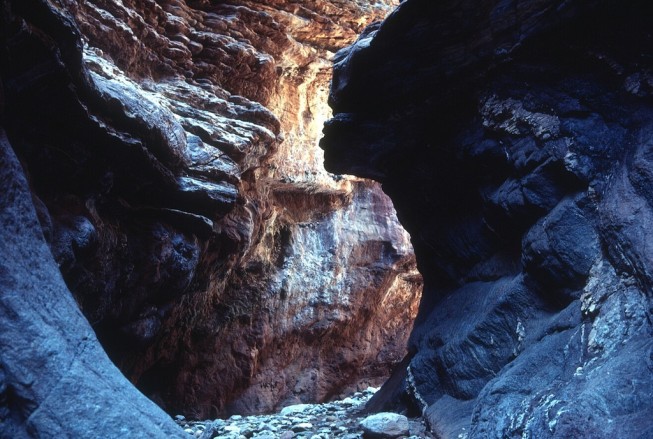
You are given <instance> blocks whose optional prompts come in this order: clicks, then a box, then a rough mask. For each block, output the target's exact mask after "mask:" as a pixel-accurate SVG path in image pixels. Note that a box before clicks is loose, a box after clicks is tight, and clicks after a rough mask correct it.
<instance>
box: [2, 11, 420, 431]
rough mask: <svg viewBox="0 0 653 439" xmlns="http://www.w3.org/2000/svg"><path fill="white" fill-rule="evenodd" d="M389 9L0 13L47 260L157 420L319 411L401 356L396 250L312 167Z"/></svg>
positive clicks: (404, 239)
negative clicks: (354, 66) (159, 412)
mask: <svg viewBox="0 0 653 439" xmlns="http://www.w3.org/2000/svg"><path fill="white" fill-rule="evenodd" d="M393 6H395V5H394V4H393V3H392V2H375V3H369V2H363V1H360V2H342V1H335V0H333V1H324V2H314V3H312V4H310V5H299V4H297V3H294V2H287V1H275V2H258V1H237V0H236V1H232V2H220V3H217V4H216V3H214V2H208V1H190V0H189V1H187V2H184V1H174V0H170V1H164V2H153V1H149V0H134V1H124V2H113V1H103V0H93V1H87V2H75V1H69V0H29V1H22V0H21V1H9V0H6V1H4V2H2V19H3V27H2V32H3V34H2V53H1V57H2V90H3V94H2V97H3V108H4V113H3V121H2V123H3V126H4V127H5V129H6V131H7V134H8V138H9V139H10V141H11V145H12V147H13V149H14V150H15V151H16V154H17V155H18V157H19V159H20V160H21V163H22V165H23V168H24V169H25V172H26V175H27V178H28V181H29V185H30V189H31V192H32V198H33V203H34V206H35V208H36V213H37V215H38V219H39V222H40V224H41V228H42V232H43V235H44V237H45V240H46V241H47V243H48V244H49V246H50V249H51V252H52V255H53V256H54V259H55V261H56V263H57V265H58V267H59V269H60V270H61V273H62V275H63V278H64V280H65V281H66V284H67V286H68V288H69V289H70V291H71V292H72V294H73V296H74V298H75V300H76V302H77V303H78V305H79V307H80V309H81V311H82V312H83V314H84V316H85V317H86V318H87V319H88V321H89V322H90V324H91V326H92V328H93V330H94V331H95V333H96V334H97V337H98V338H99V340H100V342H101V343H102V346H103V347H104V348H105V349H106V351H107V352H108V354H109V356H110V357H111V359H112V360H113V361H114V362H115V364H116V365H117V366H118V367H119V368H120V370H121V371H122V372H123V373H124V374H125V376H126V377H127V378H128V379H129V380H130V381H131V382H132V383H134V384H135V385H136V387H138V388H139V389H140V390H141V391H142V392H143V393H145V394H146V395H147V396H148V397H150V398H151V399H152V400H154V401H155V402H156V403H158V404H159V405H160V406H161V407H163V408H164V409H165V410H167V411H168V412H169V413H175V414H176V413H183V414H185V415H187V416H188V417H200V418H207V417H210V416H218V415H224V414H229V413H235V412H238V413H254V412H263V411H269V410H273V409H275V408H277V407H280V406H282V405H286V404H290V403H295V402H308V401H323V400H326V399H329V398H333V397H336V396H340V395H341V394H343V393H345V392H349V391H352V390H356V389H357V388H359V387H361V386H363V387H365V386H367V385H370V384H373V385H378V384H380V383H381V382H382V381H383V380H384V379H385V377H386V376H387V375H388V373H389V371H390V370H391V369H392V367H393V366H394V365H395V364H396V363H398V362H399V361H400V360H401V358H402V357H403V356H404V354H405V349H406V348H405V345H406V341H407V339H408V335H409V332H410V322H412V319H413V317H414V315H415V314H416V312H417V309H416V306H417V301H418V299H419V294H420V291H421V283H422V281H421V277H420V275H419V274H418V272H417V270H416V266H415V258H414V256H413V252H412V248H411V246H410V243H409V238H408V235H407V234H406V233H405V231H403V229H402V228H401V226H400V225H399V222H398V220H397V218H396V216H395V214H394V210H393V207H392V203H391V202H390V200H389V199H388V198H387V197H386V196H385V195H384V194H383V192H382V191H381V189H380V187H379V185H378V184H376V183H373V182H369V181H365V180H361V179H358V178H352V177H347V176H336V175H332V174H328V173H327V172H325V171H324V170H323V169H322V167H321V163H322V155H321V151H320V150H319V149H318V148H317V139H318V138H319V136H320V131H321V127H322V121H323V120H325V119H326V118H327V117H328V116H329V111H328V109H327V108H325V107H324V102H325V101H326V97H327V94H328V84H327V82H328V79H329V75H330V73H329V71H330V66H331V58H332V56H333V51H334V50H336V49H337V48H339V47H342V46H344V45H345V44H348V43H350V42H351V41H353V39H354V38H355V36H356V35H357V34H358V33H359V32H360V31H361V30H362V29H363V27H364V26H365V25H366V24H368V23H369V22H371V21H373V20H378V19H381V18H383V16H385V14H386V13H387V12H388V11H389V10H390V9H391V8H392V7H393ZM89 422H90V421H89ZM107 428H109V427H107Z"/></svg>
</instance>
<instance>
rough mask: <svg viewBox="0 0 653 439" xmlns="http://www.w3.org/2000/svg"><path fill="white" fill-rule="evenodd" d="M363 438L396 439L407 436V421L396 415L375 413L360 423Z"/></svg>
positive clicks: (403, 417) (402, 416)
mask: <svg viewBox="0 0 653 439" xmlns="http://www.w3.org/2000/svg"><path fill="white" fill-rule="evenodd" d="M360 426H361V428H362V429H363V437H367V438H397V437H401V436H406V435H408V434H409V429H408V419H407V418H406V417H405V416H404V415H399V414H397V413H375V414H373V415H370V416H368V417H367V418H365V419H363V420H362V421H361V423H360Z"/></svg>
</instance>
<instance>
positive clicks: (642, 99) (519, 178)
mask: <svg viewBox="0 0 653 439" xmlns="http://www.w3.org/2000/svg"><path fill="white" fill-rule="evenodd" d="M652 18H653V10H652V8H651V6H650V4H649V3H646V2H632V3H629V4H628V5H625V4H624V3H622V2H611V1H593V2H580V1H579V2H576V1H565V2H561V1H560V2H559V1H529V0H522V1H515V2H507V1H500V0H498V1H489V2H483V3H482V5H481V4H479V3H472V2H463V1H455V0H454V1H446V2H429V1H420V0H406V1H404V2H402V4H401V5H400V6H399V8H398V9H397V10H396V11H395V12H394V13H393V14H392V15H391V16H389V17H388V18H387V19H386V20H385V21H384V22H383V24H381V25H380V26H379V25H375V26H372V27H369V28H367V30H366V31H364V32H363V34H362V35H361V37H360V38H359V39H358V41H357V42H356V44H354V45H353V46H351V47H349V48H348V49H346V50H343V51H341V52H339V53H338V54H337V55H336V63H335V68H334V79H333V83H332V94H331V96H330V102H331V104H332V107H333V109H334V112H335V116H334V117H333V119H331V120H330V121H329V122H328V123H327V126H326V128H325V138H324V140H323V142H322V146H323V147H324V149H325V155H326V164H327V169H330V170H331V171H334V172H351V173H355V174H357V175H360V176H366V177H372V178H375V179H377V180H379V181H381V182H382V183H383V188H384V190H385V191H386V192H387V193H388V194H389V195H390V196H391V198H392V199H393V201H394V203H395V206H396V207H397V211H398V214H399V216H400V218H402V222H403V223H404V225H406V228H407V230H408V231H409V233H410V234H411V236H412V239H413V244H414V246H415V252H416V256H417V263H418V267H419V269H420V272H421V273H422V274H423V276H424V294H423V298H422V302H421V304H420V311H419V314H418V317H417V319H416V322H415V329H414V331H413V333H412V335H411V339H410V350H411V352H413V353H414V356H413V357H412V359H411V360H410V362H409V363H408V364H407V366H406V367H405V368H403V373H400V372H398V373H397V374H396V376H394V377H393V379H392V380H390V381H389V382H388V384H386V385H385V386H384V388H383V389H382V390H381V391H380V392H379V393H377V395H376V396H375V399H374V400H373V401H372V402H371V408H373V409H388V408H394V409H399V410H401V409H404V410H413V411H414V412H415V413H423V414H424V415H425V416H426V417H427V419H428V420H429V422H430V424H431V427H432V429H433V431H434V432H435V433H437V435H438V437H444V438H461V437H469V438H472V437H473V438H515V437H520V438H526V437H537V438H567V437H592V438H604V437H605V438H613V437H638V438H640V437H641V438H644V437H651V436H652V435H653V418H652V417H651V413H653V405H652V399H651V395H652V394H653V374H652V371H653V362H652V358H653V338H652V335H653V327H652V324H651V322H652V321H653V320H652V318H651V317H652V314H653V301H652V296H651V285H652V284H651V279H652V273H653V271H652V270H653V269H652V265H651V261H652V257H653V253H651V238H650V233H649V230H650V228H651V224H652V223H651V218H652V216H651V215H652V213H653V208H652V204H651V201H652V197H651V171H652V169H653V165H652V164H651V159H650V157H651V156H650V150H651V135H652V131H651V127H652V123H653V106H652V101H651V91H652V87H651V85H652V84H653V82H652V81H651V73H650V72H651V69H652V67H653V64H652V62H651V59H652V58H651V55H652V51H651V50H652V49H651V48H652V47H653V46H651V42H652V38H653V36H652V34H651V28H650V22H651V19H652Z"/></svg>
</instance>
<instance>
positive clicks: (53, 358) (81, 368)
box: [0, 130, 184, 438]
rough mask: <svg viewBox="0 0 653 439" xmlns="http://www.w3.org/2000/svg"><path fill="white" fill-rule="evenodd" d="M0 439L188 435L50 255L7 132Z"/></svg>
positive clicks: (0, 175)
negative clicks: (107, 349) (121, 362)
mask: <svg viewBox="0 0 653 439" xmlns="http://www.w3.org/2000/svg"><path fill="white" fill-rule="evenodd" d="M0 162H1V163H2V167H0V193H2V197H0V252H1V254H2V255H3V257H2V258H0V285H1V286H2V294H0V320H1V321H2V322H3V323H2V329H0V413H1V414H2V417H1V424H0V428H1V430H0V436H1V437H3V438H4V437H6V438H9V437H11V438H21V437H25V438H26V437H41V438H54V437H113V438H153V437H184V433H183V431H182V430H181V429H179V428H178V427H177V426H176V425H175V423H174V422H173V421H172V419H171V418H170V417H169V416H168V415H166V414H165V413H164V412H163V411H162V410H161V409H160V408H158V407H157V406H156V405H155V404H154V403H152V402H151V401H150V400H148V399H147V398H145V396H143V395H142V394H141V393H140V392H139V391H138V390H136V388H134V386H133V385H132V384H131V383H130V382H129V381H127V379H126V378H125V377H124V376H123V375H122V374H121V373H120V371H119V370H118V369H117V368H116V367H115V366H114V365H113V363H111V361H110V360H109V358H108V357H107V355H106V354H105V353H104V351H103V350H102V348H101V346H100V344H99V343H98V341H97V339H96V337H95V334H94V333H93V331H92V330H91V327H90V326H89V324H88V322H87V321H86V319H85V318H84V316H83V315H82V313H81V312H80V310H79V308H78V306H77V303H76V302H75V300H74V299H73V297H72V295H71V293H70V292H69V290H68V288H67V287H66V285H65V283H64V281H63V279H62V277H61V273H60V271H59V268H58V266H57V264H56V263H55V261H54V258H53V256H52V253H51V252H50V249H49V248H48V246H47V244H46V243H45V240H44V238H43V234H42V232H41V227H40V224H39V222H38V220H37V217H36V212H35V209H34V206H33V204H32V197H31V194H30V192H29V188H28V185H27V181H26V179H25V176H24V175H23V171H22V168H21V166H20V164H19V163H18V160H17V159H16V156H15V155H14V152H13V150H12V148H11V145H10V143H9V140H8V139H7V136H6V135H5V132H4V130H0Z"/></svg>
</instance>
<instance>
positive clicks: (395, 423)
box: [175, 387, 433, 439]
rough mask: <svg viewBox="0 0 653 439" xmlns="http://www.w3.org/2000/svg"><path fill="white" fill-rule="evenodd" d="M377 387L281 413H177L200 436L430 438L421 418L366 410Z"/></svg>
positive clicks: (187, 428) (225, 438)
mask: <svg viewBox="0 0 653 439" xmlns="http://www.w3.org/2000/svg"><path fill="white" fill-rule="evenodd" d="M376 390H377V389H375V388H373V387H370V388H368V389H367V390H365V391H363V392H356V393H355V394H354V395H352V396H350V397H347V398H345V399H343V400H341V401H333V402H328V403H324V404H296V405H291V406H287V407H284V408H283V409H281V411H280V412H279V413H275V414H269V415H257V416H240V415H234V416H231V417H230V418H229V419H216V420H208V421H189V420H187V419H186V418H184V417H183V416H180V415H178V416H175V420H176V422H177V423H178V424H179V425H180V426H181V427H182V428H183V429H184V431H185V432H186V433H188V435H189V436H191V437H195V438H198V439H213V438H221V439H249V438H252V439H331V438H342V439H358V438H407V439H418V438H431V437H433V436H431V435H430V434H429V433H427V431H426V426H425V425H424V422H423V421H422V420H421V419H407V418H406V417H405V416H403V415H399V414H396V413H378V414H375V415H369V416H368V414H365V413H363V407H364V406H365V403H366V402H367V401H368V400H369V398H370V397H371V396H372V395H373V394H374V393H375V392H376Z"/></svg>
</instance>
